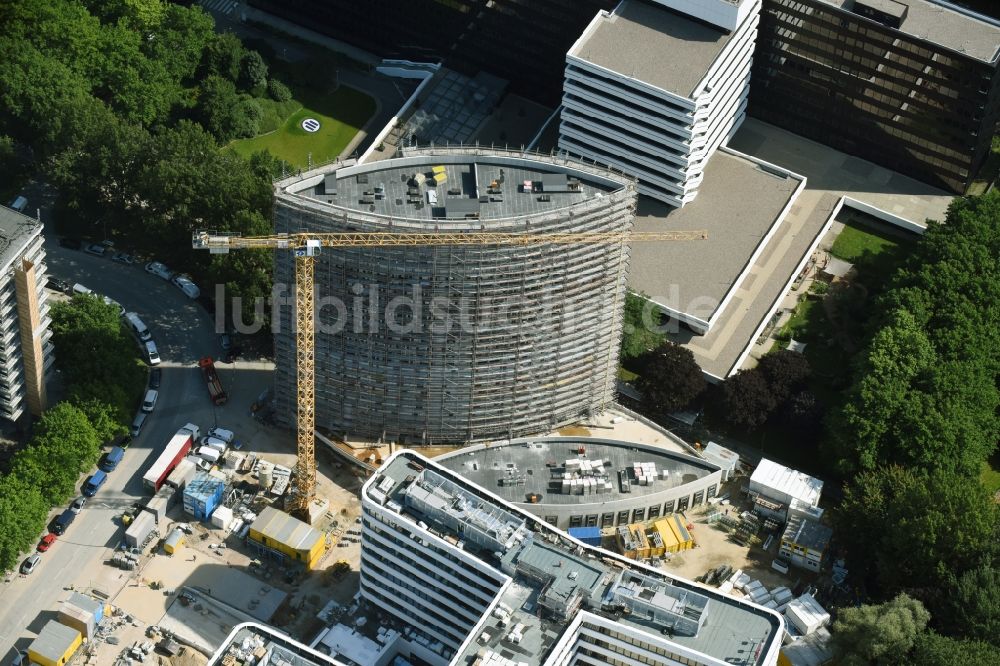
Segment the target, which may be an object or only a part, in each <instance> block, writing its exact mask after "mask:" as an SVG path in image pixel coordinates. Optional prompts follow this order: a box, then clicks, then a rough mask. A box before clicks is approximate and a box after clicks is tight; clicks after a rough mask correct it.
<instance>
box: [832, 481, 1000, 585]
mask: <svg viewBox="0 0 1000 666" xmlns="http://www.w3.org/2000/svg"><path fill="white" fill-rule="evenodd" d="M836 519H837V523H838V527H839V530H838V533H837V534H838V538H839V539H840V540H841V542H842V543H843V545H844V547H845V549H846V551H847V555H848V559H849V562H850V566H851V572H852V574H853V575H858V576H860V577H861V578H862V579H867V580H869V581H870V582H871V583H873V586H872V589H875V590H878V591H879V592H880V593H881V594H882V595H884V596H890V595H893V594H895V593H897V592H899V591H902V590H911V591H914V592H915V593H917V594H919V595H920V596H921V597H922V598H924V599H931V598H934V595H935V593H936V591H937V590H943V589H946V588H947V586H948V584H949V583H950V581H951V580H952V577H953V576H954V575H955V573H956V572H964V571H967V570H970V569H974V568H976V567H979V566H983V565H985V564H987V563H989V562H990V561H991V559H992V557H993V556H994V555H995V554H996V553H997V535H998V526H1000V523H998V520H1000V513H998V507H997V505H996V504H995V503H994V502H993V499H992V497H990V495H989V493H988V492H987V491H986V489H985V488H983V487H982V485H981V484H980V483H979V482H978V481H977V480H975V479H965V478H963V477H961V476H958V475H957V474H956V473H954V472H949V471H947V470H943V469H931V470H927V472H926V473H923V472H920V471H916V470H913V469H907V468H902V467H883V468H878V469H876V470H873V471H870V472H863V473H861V474H859V475H858V476H857V477H855V479H854V480H853V482H852V483H850V484H849V485H848V486H847V487H846V488H845V491H844V499H843V502H842V503H841V505H840V507H839V509H838V510H837V512H836Z"/></svg>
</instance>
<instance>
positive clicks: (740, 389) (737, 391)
mask: <svg viewBox="0 0 1000 666" xmlns="http://www.w3.org/2000/svg"><path fill="white" fill-rule="evenodd" d="M721 397H722V416H723V418H724V419H725V420H726V422H728V423H730V424H732V425H734V426H737V427H740V428H746V429H747V430H756V429H757V428H759V427H760V426H762V425H764V423H765V422H766V421H767V419H768V418H769V417H770V416H771V412H773V411H774V409H775V407H777V406H778V401H777V399H776V396H775V395H774V393H772V392H771V387H770V386H769V385H768V383H767V379H766V378H765V377H764V374H763V373H762V372H760V371H759V370H757V369H756V368H753V369H750V370H740V371H739V372H737V373H736V374H735V375H732V376H731V377H729V378H728V379H726V381H725V382H723V383H722V391H721Z"/></svg>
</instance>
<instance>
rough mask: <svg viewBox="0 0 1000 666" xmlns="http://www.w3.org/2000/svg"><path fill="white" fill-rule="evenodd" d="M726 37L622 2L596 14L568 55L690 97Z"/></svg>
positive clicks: (664, 10) (673, 14)
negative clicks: (613, 8)
mask: <svg viewBox="0 0 1000 666" xmlns="http://www.w3.org/2000/svg"><path fill="white" fill-rule="evenodd" d="M730 37H731V33H727V32H724V31H723V30H720V29H719V28H714V27H712V26H710V25H708V24H705V23H701V22H699V21H695V20H694V19H691V18H688V17H686V16H684V15H683V14H679V13H676V12H674V11H672V10H670V9H667V8H666V7H660V6H654V5H647V4H643V3H641V2H637V1H636V0H626V1H625V2H623V3H622V4H621V5H620V6H619V7H618V8H617V9H616V10H615V12H614V13H613V14H610V15H605V14H598V15H597V17H596V18H595V19H594V21H593V22H592V23H591V25H590V27H589V28H588V29H587V32H585V33H584V34H583V36H582V37H581V38H580V40H579V41H578V42H577V44H576V46H575V47H574V48H573V49H572V50H571V51H570V52H569V54H570V55H572V56H576V57H577V58H580V59H581V60H586V61H587V62H590V63H593V64H594V65H597V66H599V67H603V68H605V69H609V70H611V71H613V72H616V73H618V74H621V75H622V76H629V77H632V78H634V79H638V80H640V81H642V82H644V83H648V84H649V85H652V86H656V87H657V88H661V89H663V90H666V91H667V92H671V93H674V94H675V95H680V96H682V97H690V96H691V94H692V93H693V92H694V90H695V88H696V87H697V86H698V84H699V83H700V82H701V80H702V79H704V78H705V75H706V74H708V70H709V69H710V68H711V67H712V63H714V62H715V59H716V58H718V56H719V54H720V53H721V52H722V50H723V49H724V48H725V46H726V44H727V43H728V42H729V39H730Z"/></svg>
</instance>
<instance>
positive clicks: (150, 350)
mask: <svg viewBox="0 0 1000 666" xmlns="http://www.w3.org/2000/svg"><path fill="white" fill-rule="evenodd" d="M146 356H147V357H148V358H149V364H150V365H159V364H160V353H159V352H158V351H156V343H155V342H153V341H152V340H146Z"/></svg>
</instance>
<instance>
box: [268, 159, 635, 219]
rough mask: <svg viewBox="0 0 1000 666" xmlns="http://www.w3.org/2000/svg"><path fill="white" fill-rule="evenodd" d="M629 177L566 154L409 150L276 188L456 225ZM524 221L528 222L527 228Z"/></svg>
mask: <svg viewBox="0 0 1000 666" xmlns="http://www.w3.org/2000/svg"><path fill="white" fill-rule="evenodd" d="M629 183H630V179H629V178H628V177H627V176H623V175H621V174H618V173H617V172H613V171H610V170H608V169H606V168H605V167H600V166H592V165H589V164H586V163H583V162H578V161H576V160H573V159H566V158H564V157H559V158H553V157H551V156H549V155H542V154H533V153H522V152H513V151H499V150H491V149H485V148H484V149H476V148H439V149H433V148H427V149H409V150H407V151H405V153H404V155H403V156H402V157H397V158H393V159H389V160H379V161H377V162H372V163H367V164H350V165H341V164H333V165H329V166H327V167H323V168H319V169H316V170H314V171H311V172H308V173H306V174H303V175H302V176H301V177H294V178H289V179H287V180H285V181H283V182H281V183H279V185H278V187H279V191H280V192H281V193H283V194H287V195H296V196H299V197H305V198H308V199H310V200H312V201H313V202H319V203H321V204H325V205H326V207H328V208H329V209H331V210H332V211H333V212H335V211H337V210H342V211H344V212H345V213H350V214H355V213H364V214H370V215H372V216H377V217H380V218H385V219H386V221H388V220H391V221H392V222H393V224H396V223H399V224H401V225H403V226H407V225H409V226H412V223H414V222H416V223H417V224H419V225H421V226H424V227H426V226H427V222H430V221H432V220H433V221H434V223H435V226H437V225H441V226H442V227H443V228H453V225H454V223H458V224H459V225H462V226H470V225H475V226H477V227H478V224H479V222H481V221H494V222H498V221H501V220H519V221H520V220H521V219H522V218H524V217H527V216H535V215H539V214H545V213H550V212H556V211H560V210H563V209H567V208H570V207H573V206H577V205H580V204H582V203H585V202H588V201H593V200H594V199H596V198H600V197H604V196H605V195H608V194H610V193H612V192H617V191H620V190H624V189H625V188H626V187H627V186H628V184H629ZM522 228H523V227H522Z"/></svg>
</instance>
